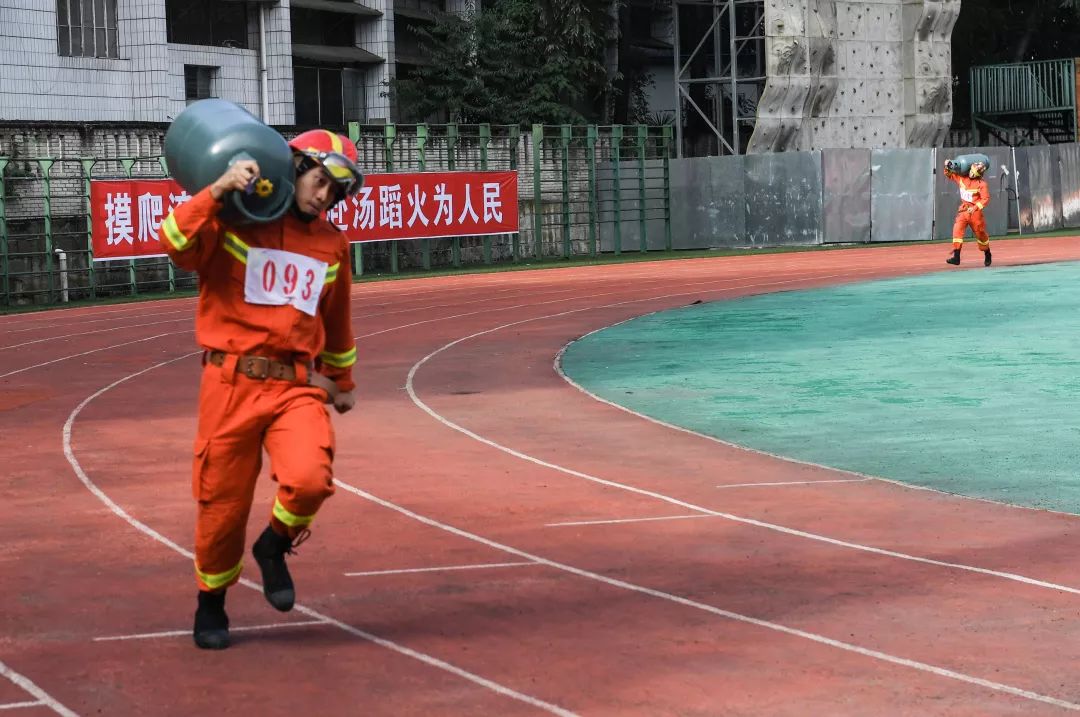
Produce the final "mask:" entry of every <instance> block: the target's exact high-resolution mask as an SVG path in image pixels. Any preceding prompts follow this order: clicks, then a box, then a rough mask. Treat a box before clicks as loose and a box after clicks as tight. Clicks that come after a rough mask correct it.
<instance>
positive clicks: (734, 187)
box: [671, 155, 746, 249]
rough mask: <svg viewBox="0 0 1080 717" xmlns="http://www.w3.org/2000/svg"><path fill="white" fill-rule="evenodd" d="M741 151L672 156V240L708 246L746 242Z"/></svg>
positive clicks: (683, 244)
mask: <svg viewBox="0 0 1080 717" xmlns="http://www.w3.org/2000/svg"><path fill="white" fill-rule="evenodd" d="M744 160H745V157H743V156H742V155H733V156H727V157H696V158H692V159H673V160H671V243H672V246H673V247H674V248H675V249H708V248H712V247H724V246H736V245H739V244H744V243H745V242H746V239H745V236H746V193H745V189H744V184H743V176H744V172H745V170H744Z"/></svg>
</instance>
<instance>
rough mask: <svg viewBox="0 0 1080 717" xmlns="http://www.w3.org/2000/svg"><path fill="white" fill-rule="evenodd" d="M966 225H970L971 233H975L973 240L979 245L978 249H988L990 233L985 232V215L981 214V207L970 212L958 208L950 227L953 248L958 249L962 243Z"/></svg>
mask: <svg viewBox="0 0 1080 717" xmlns="http://www.w3.org/2000/svg"><path fill="white" fill-rule="evenodd" d="M968 227H971V233H972V234H974V235H975V242H976V243H977V244H978V245H979V250H980V251H986V250H987V249H989V248H990V235H989V234H988V233H987V232H986V217H984V216H983V213H982V210H981V209H976V210H975V211H973V212H970V213H968V212H967V211H965V210H964V209H960V211H958V212H957V213H956V220H955V221H954V222H953V229H952V236H953V239H952V241H953V249H959V248H960V246H961V245H962V244H963V243H964V234H965V233H966V231H967V228H968Z"/></svg>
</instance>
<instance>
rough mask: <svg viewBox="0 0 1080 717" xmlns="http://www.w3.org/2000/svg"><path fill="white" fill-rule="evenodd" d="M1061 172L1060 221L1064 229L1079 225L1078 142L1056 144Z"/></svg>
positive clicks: (1079, 156) (1079, 163) (1079, 152)
mask: <svg viewBox="0 0 1080 717" xmlns="http://www.w3.org/2000/svg"><path fill="white" fill-rule="evenodd" d="M1054 149H1056V150H1057V152H1058V158H1059V160H1060V161H1059V162H1058V170H1059V172H1060V173H1061V174H1060V176H1061V195H1060V196H1061V221H1062V224H1064V226H1065V228H1066V229H1074V228H1076V227H1080V144H1057V145H1054Z"/></svg>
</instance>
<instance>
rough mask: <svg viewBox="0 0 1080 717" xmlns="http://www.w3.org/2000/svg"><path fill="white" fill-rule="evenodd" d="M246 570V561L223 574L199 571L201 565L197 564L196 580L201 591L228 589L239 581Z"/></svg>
mask: <svg viewBox="0 0 1080 717" xmlns="http://www.w3.org/2000/svg"><path fill="white" fill-rule="evenodd" d="M243 569H244V561H242V560H241V561H240V562H239V563H237V564H236V565H234V566H232V567H231V568H229V569H228V570H226V571H225V572H223V573H206V572H203V571H202V570H199V564H198V563H197V562H196V563H195V580H196V582H198V583H199V589H200V590H220V589H221V588H227V587H229V586H230V585H232V584H233V583H235V582H236V581H237V579H238V578H239V577H240V573H241V571H243Z"/></svg>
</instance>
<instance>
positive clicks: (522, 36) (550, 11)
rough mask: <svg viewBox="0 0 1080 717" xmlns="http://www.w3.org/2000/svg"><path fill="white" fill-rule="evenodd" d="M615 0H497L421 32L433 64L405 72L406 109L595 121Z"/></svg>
mask: <svg viewBox="0 0 1080 717" xmlns="http://www.w3.org/2000/svg"><path fill="white" fill-rule="evenodd" d="M609 9H610V0H497V1H496V2H494V3H492V4H488V5H485V6H484V7H483V8H482V9H481V10H480V11H479V12H471V13H467V14H466V15H464V16H459V15H454V14H440V15H439V16H438V17H437V18H436V21H435V23H433V24H432V25H431V27H429V28H427V29H425V30H421V31H420V35H421V40H420V41H421V45H422V47H423V48H424V49H425V51H426V52H427V53H428V55H429V57H430V58H431V64H429V65H427V66H424V67H420V68H418V69H417V70H415V71H414V72H413V73H412V74H411V75H410V76H409V77H405V78H399V79H398V81H397V82H396V83H395V84H394V91H395V92H396V93H397V98H398V102H399V105H400V107H401V110H402V112H403V113H404V114H407V115H411V116H414V117H418V118H425V117H431V116H435V115H438V114H441V113H444V112H445V113H446V115H447V119H449V120H450V121H452V122H460V123H469V124H471V123H477V122H490V123H493V124H519V123H523V122H542V123H547V124H562V123H574V122H584V121H587V120H589V119H595V117H596V115H597V114H598V113H597V109H596V108H597V105H598V104H599V101H600V100H601V99H602V98H603V95H604V93H605V92H608V91H610V80H609V77H608V74H607V72H606V70H605V65H604V51H605V47H606V42H607V37H606V34H607V32H608V27H609V23H610V15H609Z"/></svg>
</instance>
